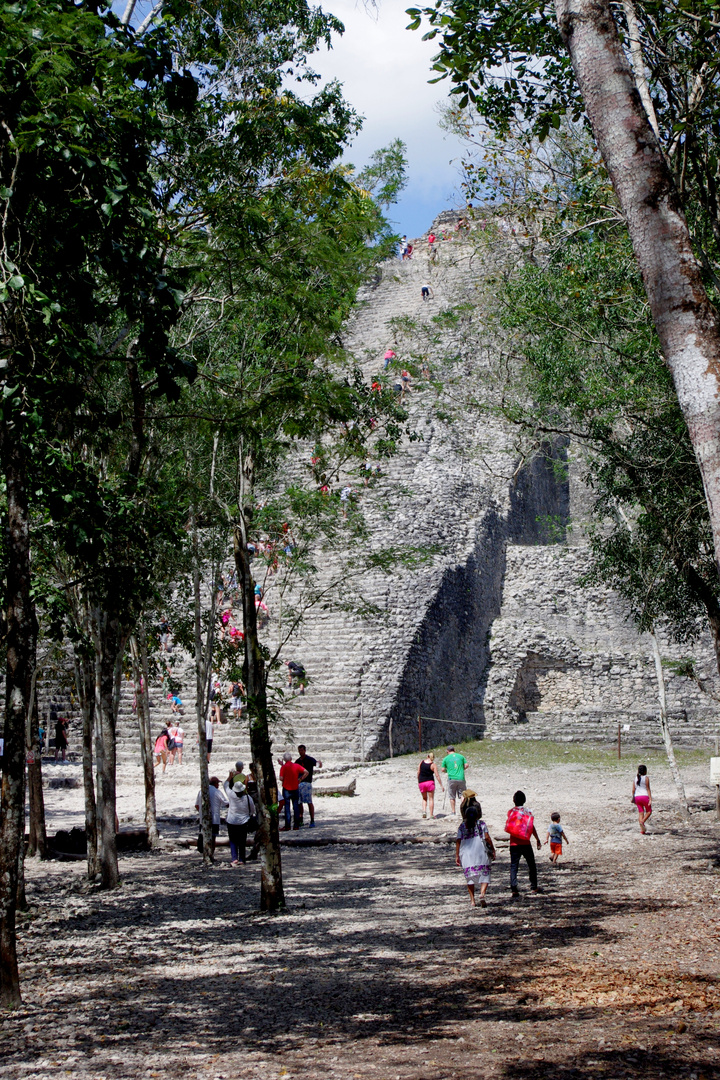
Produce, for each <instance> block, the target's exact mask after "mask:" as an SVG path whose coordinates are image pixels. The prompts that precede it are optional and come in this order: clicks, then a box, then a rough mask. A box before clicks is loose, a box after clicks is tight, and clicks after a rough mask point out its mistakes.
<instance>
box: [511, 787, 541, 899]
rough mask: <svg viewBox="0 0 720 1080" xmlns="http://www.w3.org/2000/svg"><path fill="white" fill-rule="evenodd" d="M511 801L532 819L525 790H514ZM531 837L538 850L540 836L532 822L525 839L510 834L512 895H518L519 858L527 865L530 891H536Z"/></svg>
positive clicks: (539, 847)
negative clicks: (529, 831)
mask: <svg viewBox="0 0 720 1080" xmlns="http://www.w3.org/2000/svg"><path fill="white" fill-rule="evenodd" d="M513 803H514V804H515V807H516V809H517V810H518V811H520V812H521V813H522V814H523V815H525V816H527V817H529V818H530V821H532V812H531V811H530V810H529V809H528V808H527V806H526V805H525V792H524V791H516V792H515V794H514V795H513ZM531 837H535V840H536V842H537V849H538V851H540V849H541V847H542V844H541V843H540V837H539V836H538V834H537V829H536V828H535V824H534V822H533V826H532V833H531V834H530V836H529V837H528V839H527V840H521V839H520V838H519V837H517V836H513V835H512V833H511V834H510V889H511V892H512V895H513V896H519V895H520V893H519V891H518V882H517V875H518V867H519V865H520V859H524V860H525V862H526V863H527V865H528V872H529V874H530V888H531V890H532V892H534V893H536V892H537V891H538V876H537V866H536V865H535V852H534V851H533V849H532V842H531Z"/></svg>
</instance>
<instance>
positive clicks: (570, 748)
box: [412, 739, 714, 772]
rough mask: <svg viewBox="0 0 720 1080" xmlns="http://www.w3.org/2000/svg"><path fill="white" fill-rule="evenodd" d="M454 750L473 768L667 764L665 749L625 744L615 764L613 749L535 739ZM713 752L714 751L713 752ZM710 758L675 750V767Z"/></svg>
mask: <svg viewBox="0 0 720 1080" xmlns="http://www.w3.org/2000/svg"><path fill="white" fill-rule="evenodd" d="M455 749H456V750H457V751H458V752H459V753H461V754H464V755H465V757H466V758H467V759H468V761H469V762H470V763H471V764H473V765H475V764H477V765H484V766H489V767H492V766H493V765H497V766H517V767H519V768H523V769H530V768H535V769H537V768H550V767H552V766H554V765H585V766H588V767H591V768H602V769H606V770H607V769H613V768H614V769H618V770H621V771H623V772H627V771H628V769H634V768H635V766H636V765H638V764H639V763H640V762H644V763H645V764H646V765H648V766H650V765H651V764H656V765H658V766H663V765H666V764H667V758H666V756H665V749H664V747H662V746H660V747H653V748H651V749H647V748H644V747H640V746H633V745H632V744H627V745H626V746H623V748H622V758H621V759H620V761H618V757H617V747H616V746H603V745H598V744H596V743H580V742H572V743H561V742H551V741H550V740H545V739H538V740H530V739H509V740H507V741H506V742H500V741H497V742H495V741H493V740H492V739H478V740H473V741H469V742H463V743H461V742H457V743H455ZM433 752H434V754H435V761H436V762H437V764H438V766H439V765H440V762H441V761H442V759H443V758H444V757H445V754H446V753H447V747H446V746H438V747H435V748H434V751H433ZM713 752H714V751H713ZM710 755H711V750H710V747H708V748H707V749H706V750H686V749H676V750H675V756H676V758H677V762H678V765H679V766H680V768H682V767H683V766H684V765H700V764H702V763H703V762H706V761H708V759H709V757H710ZM412 756H413V757H414V758H415V759H416V760H417V761H421V760H422V755H421V754H419V753H415V754H413V755H412Z"/></svg>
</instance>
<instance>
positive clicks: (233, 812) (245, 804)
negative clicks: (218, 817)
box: [223, 779, 255, 866]
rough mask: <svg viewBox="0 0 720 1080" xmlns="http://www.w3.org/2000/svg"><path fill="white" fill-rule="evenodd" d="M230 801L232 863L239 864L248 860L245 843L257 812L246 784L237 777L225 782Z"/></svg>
mask: <svg viewBox="0 0 720 1080" xmlns="http://www.w3.org/2000/svg"><path fill="white" fill-rule="evenodd" d="M223 788H224V789H225V795H226V797H227V801H228V812H227V819H226V824H227V831H228V839H229V840H230V865H231V866H239V864H240V863H244V862H246V858H245V845H246V843H247V834H248V823H249V821H250V818H251V817H252V816H253V815H254V813H255V803H254V802H253V801H252V799H251V798H250V796H249V795H248V793H247V788H246V787H245V784H244V783H242V782H241V781H240V780H237V779H235V782H234V783H232V784H231V783H230V780H229V779H227V780H226V781H225V783H224V784H223Z"/></svg>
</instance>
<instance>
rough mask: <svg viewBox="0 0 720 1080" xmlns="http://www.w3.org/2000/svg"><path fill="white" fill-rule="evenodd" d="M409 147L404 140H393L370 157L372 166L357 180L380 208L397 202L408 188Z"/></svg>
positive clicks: (359, 185)
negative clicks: (407, 155) (402, 192)
mask: <svg viewBox="0 0 720 1080" xmlns="http://www.w3.org/2000/svg"><path fill="white" fill-rule="evenodd" d="M406 152H407V146H406V145H405V143H404V142H403V141H402V139H393V141H392V142H391V143H390V144H389V145H388V146H384V147H383V148H382V149H381V150H376V151H375V152H374V154H372V155H371V157H370V164H369V165H366V166H365V168H364V169H361V170H360V172H359V173H358V174H357V177H356V179H355V182H356V184H357V185H358V187H361V188H364V189H365V190H366V191H368V192H369V193H370V194H371V195H372V196H373V198H374V199H375V201H376V202H377V204H378V205H379V206H385V207H387V206H390V205H391V204H392V203H394V202H397V199H398V196H399V194H400V192H401V191H403V190H404V189H405V188H406V187H407V182H408V181H407V158H406V156H405V155H406Z"/></svg>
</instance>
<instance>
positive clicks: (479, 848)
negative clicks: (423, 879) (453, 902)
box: [455, 800, 495, 907]
mask: <svg viewBox="0 0 720 1080" xmlns="http://www.w3.org/2000/svg"><path fill="white" fill-rule="evenodd" d="M481 815H482V808H481V806H480V803H479V802H475V801H474V800H473V801H472V802H471V803H470V805H469V806H468V808H467V810H466V812H465V817H464V819H463V821H462V823H461V825H460V828H459V829H458V834H457V840H456V841H455V865H456V866H462V868H463V874H464V875H465V882H466V884H467V887H468V892H469V893H470V903H471V905H472V906H473V907H476V906H477V905H476V903H475V886H476V885H478V884H479V885H480V907H487V904H486V903H485V893H486V892H487V887H488V885H489V884H490V863H491V861H492V860H493V859H494V858H495V845H494V844H493V842H492V838H491V836H490V833H489V832H488V827H487V825H486V824H485V822H484V821H483V820H482V817H481Z"/></svg>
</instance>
